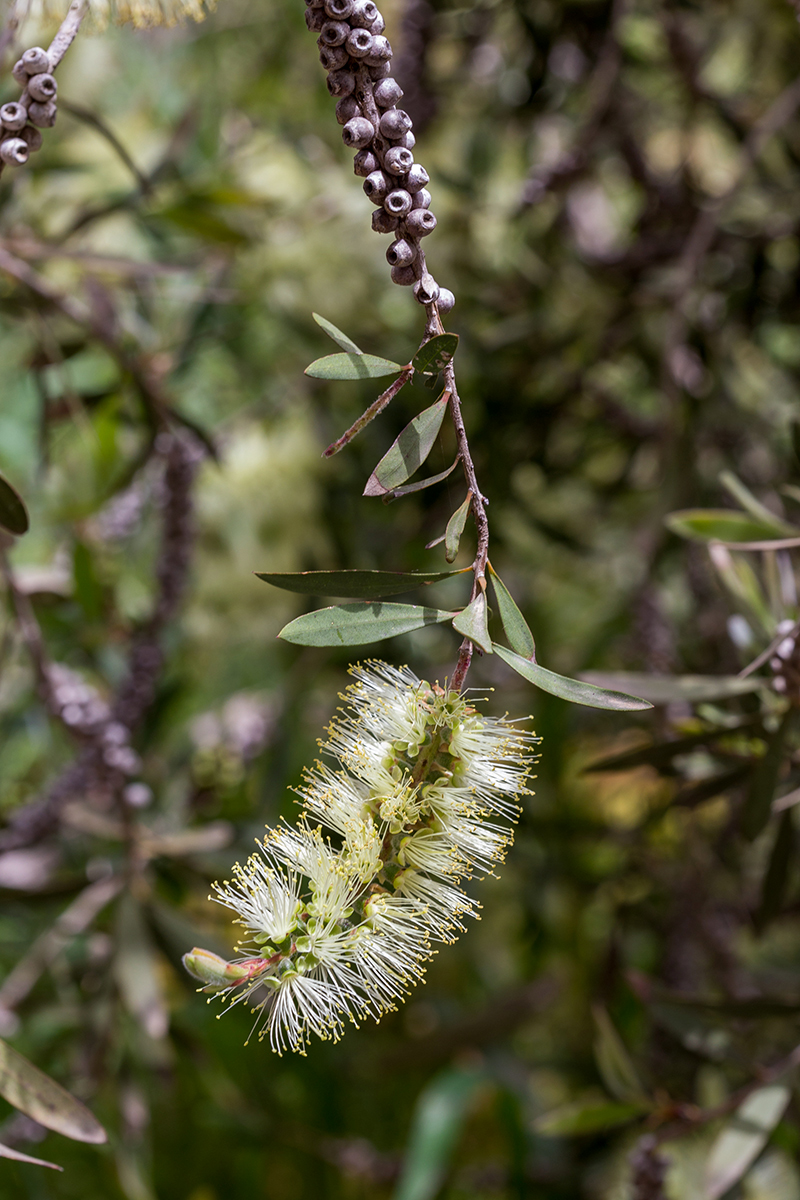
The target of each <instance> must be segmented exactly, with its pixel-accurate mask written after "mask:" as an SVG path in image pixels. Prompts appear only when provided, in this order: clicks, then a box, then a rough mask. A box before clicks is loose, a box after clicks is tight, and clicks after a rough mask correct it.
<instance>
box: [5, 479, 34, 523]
mask: <svg viewBox="0 0 800 1200" xmlns="http://www.w3.org/2000/svg"><path fill="white" fill-rule="evenodd" d="M28 526H29V521H28V510H27V508H26V507H25V501H24V500H23V499H22V496H20V494H19V492H18V491H17V489H16V488H14V487H12V486H11V484H10V483H9V482H8V480H7V479H5V478H4V477H3V476H2V475H0V528H3V529H7V530H8V532H9V533H13V534H14V535H15V536H16V537H21V536H22V534H23V533H27V531H28Z"/></svg>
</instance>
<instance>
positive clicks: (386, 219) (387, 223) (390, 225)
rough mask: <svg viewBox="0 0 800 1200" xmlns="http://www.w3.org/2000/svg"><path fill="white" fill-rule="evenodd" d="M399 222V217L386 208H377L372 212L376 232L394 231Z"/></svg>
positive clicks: (373, 226)
mask: <svg viewBox="0 0 800 1200" xmlns="http://www.w3.org/2000/svg"><path fill="white" fill-rule="evenodd" d="M399 224H400V222H399V221H398V219H397V217H393V216H392V214H391V213H388V212H387V211H386V209H385V208H376V209H375V212H374V213H373V214H372V228H373V229H374V230H375V232H376V233H394V231H395V229H397V226H398V225H399Z"/></svg>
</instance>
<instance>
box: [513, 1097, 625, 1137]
mask: <svg viewBox="0 0 800 1200" xmlns="http://www.w3.org/2000/svg"><path fill="white" fill-rule="evenodd" d="M647 1111H648V1108H647V1107H646V1106H644V1105H642V1104H617V1103H614V1102H613V1101H609V1100H578V1101H576V1102H575V1103H574V1104H565V1105H564V1106H563V1107H562V1108H556V1109H554V1110H553V1111H552V1112H548V1113H544V1114H543V1115H542V1116H541V1117H537V1118H536V1120H535V1121H534V1123H533V1127H534V1129H535V1130H536V1132H537V1133H541V1134H543V1135H544V1136H545V1137H585V1136H587V1135H589V1134H592V1133H601V1132H602V1131H603V1130H604V1129H615V1128H616V1127H617V1126H619V1125H627V1124H628V1123H629V1122H630V1121H633V1120H635V1119H636V1118H637V1117H641V1116H642V1115H643V1114H644V1113H646V1112H647Z"/></svg>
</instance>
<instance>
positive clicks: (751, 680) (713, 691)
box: [581, 671, 764, 704]
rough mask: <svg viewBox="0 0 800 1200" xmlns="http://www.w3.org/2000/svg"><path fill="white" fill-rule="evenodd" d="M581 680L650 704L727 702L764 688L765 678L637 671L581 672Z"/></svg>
mask: <svg viewBox="0 0 800 1200" xmlns="http://www.w3.org/2000/svg"><path fill="white" fill-rule="evenodd" d="M581 678H583V679H585V680H586V681H587V682H588V683H595V684H597V685H598V686H599V687H606V688H612V689H613V690H615V691H616V690H617V689H618V690H619V691H621V692H632V693H633V694H635V695H637V696H641V697H642V698H643V699H644V700H649V701H650V703H651V704H677V703H680V702H684V703H690V704H699V703H700V702H701V701H705V700H726V699H727V698H728V697H729V696H745V695H747V694H748V692H757V691H759V690H760V689H761V688H762V687H763V686H764V680H763V679H757V678H756V677H755V676H752V675H751V676H749V677H748V678H747V679H740V678H739V676H738V675H674V676H669V675H666V676H662V675H647V674H645V673H640V672H638V671H582V672H581Z"/></svg>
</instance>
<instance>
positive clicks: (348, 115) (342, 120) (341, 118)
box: [336, 96, 361, 125]
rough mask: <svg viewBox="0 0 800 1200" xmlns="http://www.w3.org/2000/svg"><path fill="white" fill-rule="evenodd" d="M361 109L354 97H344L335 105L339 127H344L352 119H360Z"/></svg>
mask: <svg viewBox="0 0 800 1200" xmlns="http://www.w3.org/2000/svg"><path fill="white" fill-rule="evenodd" d="M360 116H361V109H360V108H359V105H358V101H357V100H356V98H355V96H345V97H344V98H343V99H342V100H340V101H339V102H338V104H337V105H336V120H337V121H338V122H339V124H340V125H346V124H347V122H348V121H352V119H353V117H360Z"/></svg>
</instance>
